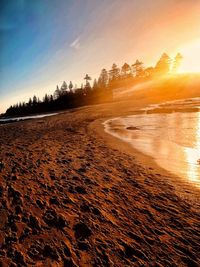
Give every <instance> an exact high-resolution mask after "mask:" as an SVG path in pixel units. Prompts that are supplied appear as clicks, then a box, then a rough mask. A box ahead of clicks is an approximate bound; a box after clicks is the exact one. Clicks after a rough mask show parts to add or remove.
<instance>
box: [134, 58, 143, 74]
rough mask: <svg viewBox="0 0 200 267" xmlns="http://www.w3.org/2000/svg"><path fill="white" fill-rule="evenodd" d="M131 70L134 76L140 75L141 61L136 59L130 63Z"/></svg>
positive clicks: (141, 72)
mask: <svg viewBox="0 0 200 267" xmlns="http://www.w3.org/2000/svg"><path fill="white" fill-rule="evenodd" d="M132 71H133V75H134V76H135V77H141V76H142V75H143V71H144V68H143V63H142V62H141V61H139V60H138V59H137V60H136V61H135V63H134V64H133V65H132Z"/></svg>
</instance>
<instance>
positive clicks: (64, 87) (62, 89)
mask: <svg viewBox="0 0 200 267" xmlns="http://www.w3.org/2000/svg"><path fill="white" fill-rule="evenodd" d="M66 92H67V84H66V82H65V81H64V82H63V84H62V86H61V88H60V94H61V95H65V94H66Z"/></svg>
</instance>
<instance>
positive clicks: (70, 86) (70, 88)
mask: <svg viewBox="0 0 200 267" xmlns="http://www.w3.org/2000/svg"><path fill="white" fill-rule="evenodd" d="M73 87H74V86H73V84H72V82H71V81H70V82H69V90H70V92H71V91H72V89H73Z"/></svg>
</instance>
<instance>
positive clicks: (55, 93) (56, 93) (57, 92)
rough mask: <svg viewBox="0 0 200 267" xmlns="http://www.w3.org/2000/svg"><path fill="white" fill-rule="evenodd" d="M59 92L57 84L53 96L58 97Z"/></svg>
mask: <svg viewBox="0 0 200 267" xmlns="http://www.w3.org/2000/svg"><path fill="white" fill-rule="evenodd" d="M60 95H61V93H60V89H59V87H58V85H57V86H56V90H55V92H54V98H55V99H58V98H59V97H60Z"/></svg>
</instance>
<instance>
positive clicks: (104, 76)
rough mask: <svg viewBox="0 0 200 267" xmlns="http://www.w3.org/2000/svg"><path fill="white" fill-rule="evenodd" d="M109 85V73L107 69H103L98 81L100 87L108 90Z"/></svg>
mask: <svg viewBox="0 0 200 267" xmlns="http://www.w3.org/2000/svg"><path fill="white" fill-rule="evenodd" d="M107 85H108V72H107V70H106V69H102V71H101V73H100V76H99V79H98V87H99V88H106V87H107Z"/></svg>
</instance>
